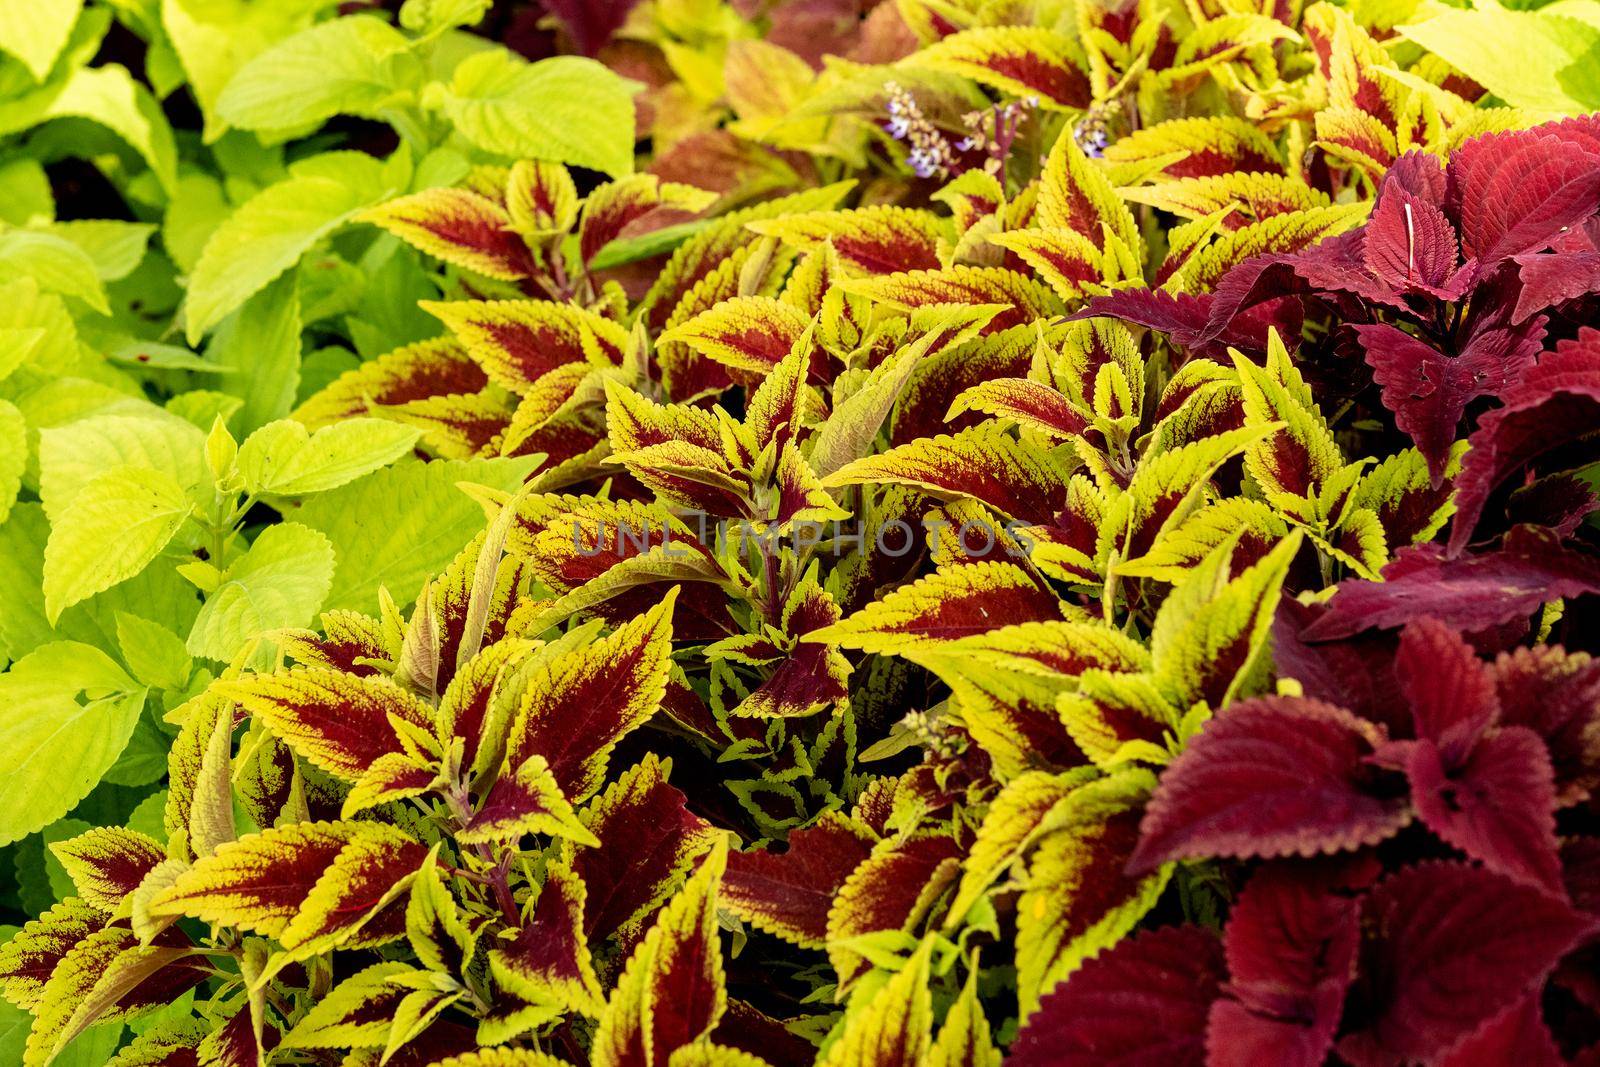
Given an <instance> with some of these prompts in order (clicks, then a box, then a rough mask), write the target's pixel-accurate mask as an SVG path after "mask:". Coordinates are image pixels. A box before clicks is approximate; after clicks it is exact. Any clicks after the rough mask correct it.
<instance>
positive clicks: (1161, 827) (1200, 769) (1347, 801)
mask: <svg viewBox="0 0 1600 1067" xmlns="http://www.w3.org/2000/svg"><path fill="white" fill-rule="evenodd" d="M1382 741H1383V736H1382V734H1381V733H1380V731H1379V730H1378V729H1377V727H1375V726H1373V725H1372V724H1371V723H1369V722H1367V721H1365V720H1363V719H1358V718H1357V717H1356V716H1354V715H1351V714H1350V713H1349V712H1347V711H1343V710H1341V709H1339V708H1336V707H1332V706H1331V705H1328V704H1324V703H1321V702H1320V701H1315V700H1305V699H1298V698H1294V697H1259V698H1257V699H1255V700H1247V701H1245V702H1244V703H1242V704H1235V705H1233V706H1232V707H1230V708H1227V709H1225V710H1224V711H1222V712H1221V713H1220V714H1218V715H1217V717H1216V718H1214V719H1212V720H1211V721H1210V722H1209V723H1207V724H1206V726H1205V728H1204V729H1203V730H1201V731H1200V733H1199V735H1198V736H1196V737H1194V738H1193V739H1191V740H1190V742H1189V746H1188V748H1187V749H1185V750H1184V752H1183V754H1182V755H1180V756H1179V757H1178V758H1177V759H1176V760H1174V761H1173V763H1172V765H1171V766H1170V767H1168V768H1167V770H1166V773H1164V774H1163V775H1162V776H1161V784H1160V786H1159V787H1158V788H1157V789H1156V793H1155V796H1154V797H1153V798H1152V799H1151V801H1150V806H1149V809H1148V812H1147V813H1146V815H1145V818H1144V823H1143V826H1142V827H1141V831H1142V834H1143V837H1142V839H1141V840H1140V842H1139V848H1138V850H1137V851H1136V852H1135V854H1134V857H1133V861H1132V869H1134V870H1150V869H1152V868H1154V867H1155V866H1156V865H1158V864H1160V863H1164V862H1166V861H1168V860H1175V859H1188V858H1193V857H1201V856H1235V857H1240V858H1248V857H1252V856H1262V857H1272V856H1293V855H1300V856H1312V855H1315V854H1317V853H1319V852H1336V851H1340V850H1344V849H1352V848H1358V847H1361V846H1363V845H1370V844H1376V843H1377V842H1379V841H1382V840H1384V839H1385V838H1387V837H1389V836H1391V835H1393V834H1394V833H1395V832H1396V831H1398V830H1399V829H1400V828H1401V827H1403V826H1404V825H1405V824H1406V823H1407V822H1409V821H1410V818H1411V811H1410V808H1409V806H1408V805H1407V804H1406V800H1405V795H1404V790H1403V789H1401V788H1396V787H1395V785H1396V784H1397V783H1389V782H1387V781H1385V780H1384V778H1383V777H1382V773H1383V772H1381V771H1378V770H1376V769H1375V768H1373V767H1372V766H1370V764H1369V757H1370V756H1371V755H1372V753H1373V751H1374V749H1375V748H1376V747H1377V746H1378V745H1379V744H1381V743H1382Z"/></svg>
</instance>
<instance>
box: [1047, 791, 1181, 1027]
mask: <svg viewBox="0 0 1600 1067" xmlns="http://www.w3.org/2000/svg"><path fill="white" fill-rule="evenodd" d="M1154 784H1155V775H1153V774H1151V773H1150V772H1149V771H1146V770H1142V769H1138V770H1131V771H1122V772H1119V773H1117V774H1113V775H1111V776H1109V777H1107V778H1101V779H1098V780H1096V781H1092V782H1088V783H1087V784H1084V785H1080V786H1078V787H1077V788H1076V789H1074V790H1073V791H1072V792H1071V794H1069V795H1068V797H1067V799H1066V800H1065V801H1064V802H1063V803H1062V804H1061V805H1060V806H1059V807H1058V808H1057V809H1056V810H1055V811H1053V812H1052V813H1051V816H1050V824H1049V827H1048V830H1047V832H1046V833H1044V834H1043V835H1042V836H1041V837H1040V839H1039V842H1038V845H1037V848H1036V849H1035V851H1034V854H1033V859H1032V860H1031V862H1030V863H1029V865H1028V876H1027V880H1026V883H1025V884H1026V888H1025V889H1024V890H1023V893H1022V896H1021V897H1020V898H1019V899H1018V900H1017V993H1018V998H1019V1000H1020V1003H1021V1007H1022V1012H1021V1013H1022V1015H1023V1016H1026V1015H1028V1014H1029V1013H1030V1012H1031V1011H1032V1010H1033V1008H1034V1007H1035V1005H1037V1004H1038V1002H1039V998H1040V997H1042V996H1044V995H1045V994H1046V993H1048V992H1049V991H1050V990H1051V989H1052V988H1054V987H1055V985H1056V984H1057V983H1058V982H1059V981H1060V980H1061V979H1063V978H1065V977H1067V976H1068V975H1070V974H1071V973H1072V972H1074V971H1076V970H1077V969H1078V968H1079V967H1081V966H1082V965H1083V962H1084V961H1085V960H1086V959H1088V958H1090V957H1091V956H1093V955H1095V954H1096V953H1098V952H1100V951H1102V950H1104V949H1105V948H1107V947H1108V946H1110V945H1114V944H1116V942H1117V941H1119V940H1121V939H1122V938H1123V937H1125V936H1126V935H1127V934H1128V933H1129V931H1131V930H1132V929H1133V927H1134V926H1135V925H1136V924H1137V923H1138V922H1139V920H1140V919H1142V918H1144V916H1145V914H1146V913H1148V912H1149V910H1150V909H1151V908H1152V907H1153V906H1154V905H1155V903H1156V900H1157V899H1158V898H1159V897H1160V896H1161V892H1162V890H1163V889H1165V888H1166V885H1167V879H1168V878H1169V877H1170V876H1171V873H1172V869H1171V867H1169V866H1163V867H1161V868H1160V869H1159V870H1156V871H1153V872H1150V873H1148V874H1145V873H1143V872H1141V873H1140V874H1130V873H1129V870H1130V865H1129V858H1130V857H1131V856H1132V854H1133V851H1134V848H1135V846H1136V845H1137V844H1138V843H1139V815H1140V806H1141V805H1142V804H1143V802H1144V799H1145V798H1146V797H1147V796H1148V795H1149V791H1150V789H1151V787H1152V786H1153V785H1154Z"/></svg>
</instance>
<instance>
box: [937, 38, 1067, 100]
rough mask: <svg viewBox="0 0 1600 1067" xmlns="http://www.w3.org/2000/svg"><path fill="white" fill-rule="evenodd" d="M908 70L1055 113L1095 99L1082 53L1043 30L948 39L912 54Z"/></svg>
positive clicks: (1065, 40)
mask: <svg viewBox="0 0 1600 1067" xmlns="http://www.w3.org/2000/svg"><path fill="white" fill-rule="evenodd" d="M907 63H908V64H914V65H915V66H919V67H931V68H933V69H934V70H947V71H949V72H951V73H952V74H960V75H961V76H963V77H966V78H971V79H972V80H973V81H975V82H977V83H978V84H980V85H987V86H990V87H992V88H995V89H999V90H1000V91H1001V92H1005V93H1010V94H1011V95H1013V96H1020V97H1029V96H1034V97H1038V98H1039V102H1040V103H1041V104H1042V105H1044V106H1045V107H1048V108H1051V109H1053V110H1058V111H1060V110H1075V109H1078V108H1085V107H1088V106H1089V102H1090V97H1091V96H1092V95H1093V94H1092V92H1091V89H1090V85H1089V74H1088V70H1087V62H1086V61H1085V59H1084V57H1083V50H1082V47H1081V46H1080V45H1079V44H1078V43H1077V41H1076V40H1075V39H1073V38H1072V37H1068V36H1067V35H1065V34H1061V33H1057V32H1056V31H1054V30H1049V29H1045V28H1043V27H1032V26H1028V27H1023V26H995V27H985V28H983V29H976V30H966V31H964V32H961V33H952V34H950V35H949V36H948V37H945V38H944V39H943V40H941V41H939V42H937V43H936V44H934V45H932V46H930V47H926V48H922V49H920V50H918V51H917V52H915V53H914V54H913V55H912V56H911V57H910V58H909V59H908V60H907Z"/></svg>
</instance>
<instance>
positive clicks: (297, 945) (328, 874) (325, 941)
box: [157, 822, 431, 969]
mask: <svg viewBox="0 0 1600 1067" xmlns="http://www.w3.org/2000/svg"><path fill="white" fill-rule="evenodd" d="M333 825H334V826H336V827H338V828H339V831H340V833H341V834H343V835H344V837H345V844H344V847H343V848H341V849H340V850H339V854H338V855H337V856H335V857H334V860H333V863H332V864H330V865H329V867H328V869H327V870H326V871H325V872H323V875H322V877H320V878H318V879H317V882H316V885H314V886H313V887H312V889H311V892H310V893H309V894H307V895H306V897H305V899H304V900H303V901H301V903H300V905H299V907H298V908H296V910H295V913H294V915H293V917H291V918H290V919H289V921H288V922H287V923H285V924H284V926H283V928H282V929H281V930H279V931H278V932H277V933H276V934H275V935H273V936H275V937H276V938H277V939H278V942H279V943H280V944H281V945H282V946H283V949H284V952H283V954H281V955H279V956H276V957H274V960H273V963H272V964H270V965H269V969H273V968H276V967H281V966H283V965H285V964H287V963H289V962H291V961H299V960H305V959H309V958H311V957H312V956H316V955H321V954H322V953H324V952H327V951H329V950H330V949H333V948H336V947H338V946H340V945H343V944H349V945H351V946H352V947H365V946H372V945H379V944H383V943H384V942H387V941H392V940H396V939H398V938H400V937H403V936H405V895H406V891H407V890H408V889H410V887H411V880H412V879H413V878H414V877H416V874H417V871H418V870H420V869H421V867H422V865H423V863H425V862H431V861H430V860H429V857H428V850H427V848H426V847H424V846H423V845H422V844H420V843H418V842H417V841H416V840H415V839H414V838H412V837H411V836H410V835H408V834H406V833H404V832H403V831H401V830H398V829H396V828H394V827H392V826H387V825H384V824H382V823H370V822H352V823H335V824H333ZM219 853H220V850H219ZM219 853H213V854H212V856H211V857H208V859H206V860H201V861H200V862H198V863H196V864H195V866H194V867H192V868H190V869H189V871H188V872H186V873H185V874H183V875H180V876H179V878H178V881H177V882H176V883H174V885H173V887H172V889H170V890H168V891H167V892H166V893H164V894H163V895H162V896H160V897H158V898H157V907H158V909H161V908H165V909H169V911H170V909H171V908H172V907H173V903H174V902H178V903H181V904H182V905H183V906H184V907H185V909H186V910H189V911H190V913H191V914H192V913H193V911H194V910H197V909H196V908H195V904H196V902H197V901H201V900H207V899H208V900H209V901H212V902H215V901H217V900H218V899H219V895H221V894H225V893H226V892H227V890H226V888H225V883H226V877H227V876H226V875H225V876H223V877H222V878H218V879H208V878H207V877H206V874H205V873H204V871H203V868H204V867H205V865H206V864H207V863H208V862H209V861H210V860H211V859H215V858H216V856H217V855H218V854H219ZM224 866H226V865H224ZM197 872H201V873H197ZM230 873H231V872H230ZM185 879H191V880H190V881H188V882H186V881H185ZM219 883H220V884H219ZM207 885H209V887H210V889H211V894H210V896H209V898H202V897H201V895H200V887H201V886H207Z"/></svg>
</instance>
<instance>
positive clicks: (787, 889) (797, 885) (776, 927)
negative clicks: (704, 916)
mask: <svg viewBox="0 0 1600 1067" xmlns="http://www.w3.org/2000/svg"><path fill="white" fill-rule="evenodd" d="M875 840H876V835H874V834H873V833H872V832H871V831H870V830H868V829H867V828H866V827H864V826H862V825H860V824H859V823H857V822H855V821H854V820H852V819H849V818H847V817H846V816H844V815H843V814H841V813H839V812H827V813H825V814H824V815H823V816H822V817H821V818H820V819H818V820H817V822H816V823H815V824H814V825H812V826H809V827H807V828H806V829H804V830H795V831H793V832H792V833H790V834H789V845H788V848H787V849H785V850H784V851H782V852H732V853H729V854H728V874H727V879H726V881H725V882H724V884H723V887H722V900H723V904H724V906H726V907H727V908H728V909H729V910H731V911H732V912H734V914H736V915H738V916H739V917H740V918H742V919H744V920H745V921H746V922H748V923H750V924H751V925H752V926H755V927H757V928H759V929H761V930H765V931H766V932H767V933H769V934H774V935H776V936H778V937H781V938H783V939H784V940H786V941H792V942H793V943H795V944H796V945H799V946H801V947H802V948H822V947H823V946H824V944H825V943H826V941H827V937H828V909H829V908H830V907H832V905H833V899H834V896H835V895H836V894H837V893H838V892H839V890H840V889H841V888H842V887H843V886H844V883H845V881H846V879H848V878H849V877H850V875H851V873H852V872H853V871H854V870H855V869H856V868H857V867H858V866H860V865H861V864H862V863H864V862H865V861H866V859H867V857H868V856H869V855H870V854H871V852H872V846H873V843H874V841H875Z"/></svg>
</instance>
